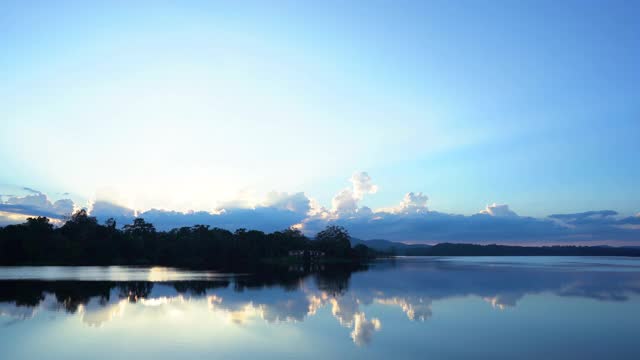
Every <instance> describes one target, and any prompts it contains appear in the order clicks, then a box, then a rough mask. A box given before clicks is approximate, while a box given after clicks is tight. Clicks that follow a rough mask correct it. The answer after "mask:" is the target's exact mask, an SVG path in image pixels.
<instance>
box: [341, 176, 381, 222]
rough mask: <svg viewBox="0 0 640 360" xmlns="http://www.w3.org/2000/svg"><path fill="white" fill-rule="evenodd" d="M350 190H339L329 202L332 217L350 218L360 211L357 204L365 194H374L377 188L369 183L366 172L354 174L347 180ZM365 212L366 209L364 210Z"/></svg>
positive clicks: (369, 179) (369, 177) (369, 178)
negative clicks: (349, 183)
mask: <svg viewBox="0 0 640 360" xmlns="http://www.w3.org/2000/svg"><path fill="white" fill-rule="evenodd" d="M349 181H350V182H351V188H345V189H342V190H340V192H338V193H337V194H336V195H335V196H334V197H333V199H332V200H331V213H332V214H331V215H332V216H333V217H341V216H351V215H354V214H356V213H358V212H359V211H360V208H359V205H358V203H359V202H360V200H362V199H363V197H364V195H366V194H375V193H376V192H377V191H378V186H377V185H374V184H373V182H372V181H371V176H369V174H367V173H366V172H356V173H354V174H353V175H352V176H351V179H349ZM364 211H365V212H366V211H367V210H366V209H365V210H364Z"/></svg>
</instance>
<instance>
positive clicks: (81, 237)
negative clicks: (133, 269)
mask: <svg viewBox="0 0 640 360" xmlns="http://www.w3.org/2000/svg"><path fill="white" fill-rule="evenodd" d="M291 250H306V251H308V250H316V251H319V252H321V253H322V254H323V256H322V259H320V261H349V262H351V261H361V260H364V259H367V258H370V257H372V256H374V255H375V252H374V251H373V250H371V249H369V248H368V247H366V246H365V245H357V246H355V247H353V248H352V247H351V243H350V237H349V233H348V232H347V231H346V230H345V229H344V228H342V227H339V226H328V227H327V228H326V229H325V230H323V231H321V232H319V233H318V234H317V235H316V237H315V238H314V239H310V238H308V237H306V236H305V235H304V234H303V233H302V232H301V231H299V230H297V229H291V228H290V229H285V230H282V231H276V232H273V233H264V232H262V231H258V230H247V229H237V230H236V231H235V232H231V231H229V230H225V229H220V228H215V227H214V228H211V227H209V226H208V225H195V226H191V227H181V228H176V229H172V230H169V231H158V230H156V229H155V227H154V226H153V224H151V223H148V222H146V221H145V220H144V219H142V218H136V219H134V221H133V223H131V224H126V225H125V226H124V227H122V228H119V227H118V226H117V224H116V221H115V220H114V219H112V218H111V219H108V220H107V221H106V222H105V223H104V224H100V223H99V222H98V221H97V219H96V218H95V217H92V216H89V214H87V212H86V210H79V211H77V212H76V213H74V214H73V215H72V216H71V217H70V218H69V220H68V221H66V222H65V223H64V225H62V226H60V227H54V226H53V224H51V222H50V220H49V219H48V218H46V217H32V218H28V219H27V220H26V222H25V223H22V224H17V225H8V226H5V227H0V264H1V265H165V266H193V267H207V268H225V269H233V268H243V267H247V266H252V265H255V264H258V263H262V262H265V261H267V260H276V261H277V260H282V259H287V258H288V256H289V251H291ZM289 260H291V259H289ZM298 260H304V259H298ZM307 260H308V258H307Z"/></svg>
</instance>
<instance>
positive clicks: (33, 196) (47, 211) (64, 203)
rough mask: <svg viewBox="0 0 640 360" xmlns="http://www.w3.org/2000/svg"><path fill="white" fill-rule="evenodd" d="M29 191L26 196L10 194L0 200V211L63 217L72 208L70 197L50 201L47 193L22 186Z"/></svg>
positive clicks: (71, 211)
mask: <svg viewBox="0 0 640 360" xmlns="http://www.w3.org/2000/svg"><path fill="white" fill-rule="evenodd" d="M24 190H26V191H28V192H29V195H26V196H11V197H9V198H8V199H7V200H6V201H4V202H0V212H6V213H12V214H21V215H30V216H46V217H49V218H53V219H63V218H65V217H67V216H70V215H71V214H72V213H73V210H74V203H73V201H72V200H71V199H60V200H57V201H56V202H55V203H52V202H51V201H50V200H49V198H48V197H47V195H45V194H43V193H41V192H39V191H37V190H34V189H30V188H24Z"/></svg>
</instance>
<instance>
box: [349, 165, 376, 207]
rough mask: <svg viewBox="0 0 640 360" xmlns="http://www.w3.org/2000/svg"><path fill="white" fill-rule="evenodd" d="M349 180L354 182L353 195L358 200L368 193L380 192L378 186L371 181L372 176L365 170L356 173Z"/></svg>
mask: <svg viewBox="0 0 640 360" xmlns="http://www.w3.org/2000/svg"><path fill="white" fill-rule="evenodd" d="M349 181H351V184H353V196H354V197H355V198H356V199H358V200H361V199H362V197H363V196H364V195H366V194H375V193H376V192H378V186H377V185H374V184H373V183H372V182H371V176H369V174H367V173H366V172H364V171H361V172H356V173H354V174H353V175H351V179H350V180H349Z"/></svg>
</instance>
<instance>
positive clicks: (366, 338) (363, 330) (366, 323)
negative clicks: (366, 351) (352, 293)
mask: <svg viewBox="0 0 640 360" xmlns="http://www.w3.org/2000/svg"><path fill="white" fill-rule="evenodd" d="M354 319H355V326H354V327H353V331H352V332H351V338H352V339H353V342H354V343H356V345H358V346H360V345H366V344H368V343H370V342H371V338H372V337H373V333H374V332H375V331H378V330H380V328H381V327H382V324H381V323H380V320H378V319H376V318H373V319H371V320H367V317H366V316H365V314H364V313H357V314H356V315H355V316H354Z"/></svg>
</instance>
